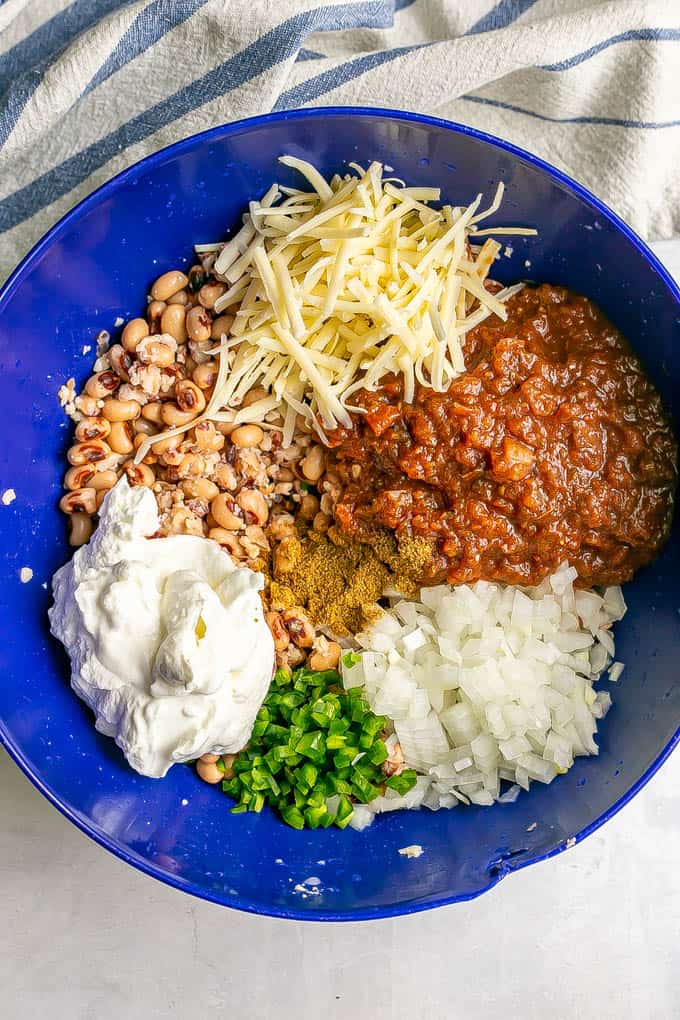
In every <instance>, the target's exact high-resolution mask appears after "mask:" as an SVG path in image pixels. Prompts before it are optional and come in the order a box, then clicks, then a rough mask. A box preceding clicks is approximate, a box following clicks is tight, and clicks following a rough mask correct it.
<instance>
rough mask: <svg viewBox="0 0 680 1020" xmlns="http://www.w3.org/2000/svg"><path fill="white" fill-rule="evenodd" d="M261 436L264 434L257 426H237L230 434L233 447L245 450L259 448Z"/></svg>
mask: <svg viewBox="0 0 680 1020" xmlns="http://www.w3.org/2000/svg"><path fill="white" fill-rule="evenodd" d="M263 436H264V432H263V431H262V429H261V428H260V426H259V425H239V427H238V428H236V429H234V431H233V432H232V434H231V441H232V443H233V444H234V445H235V446H240V447H241V448H242V449H244V450H247V449H251V448H252V447H254V446H259V445H260V443H261V442H262V437H263Z"/></svg>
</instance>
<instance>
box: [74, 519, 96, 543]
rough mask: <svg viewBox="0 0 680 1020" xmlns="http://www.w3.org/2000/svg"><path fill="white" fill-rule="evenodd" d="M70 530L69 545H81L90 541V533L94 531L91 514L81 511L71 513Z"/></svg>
mask: <svg viewBox="0 0 680 1020" xmlns="http://www.w3.org/2000/svg"><path fill="white" fill-rule="evenodd" d="M70 524H71V528H70V532H69V539H68V541H69V545H72V546H79V545H85V543H86V542H88V541H89V539H90V535H91V534H92V532H93V531H94V525H93V523H92V518H91V517H90V516H89V514H84V513H81V512H80V511H76V512H75V513H72V514H71V517H70Z"/></svg>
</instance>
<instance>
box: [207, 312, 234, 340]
mask: <svg viewBox="0 0 680 1020" xmlns="http://www.w3.org/2000/svg"><path fill="white" fill-rule="evenodd" d="M233 322H234V316H233V315H218V316H217V318H216V319H213V322H212V326H211V327H210V336H211V338H212V339H213V340H221V339H222V337H223V336H227V334H228V333H229V330H230V329H231V327H232V324H233Z"/></svg>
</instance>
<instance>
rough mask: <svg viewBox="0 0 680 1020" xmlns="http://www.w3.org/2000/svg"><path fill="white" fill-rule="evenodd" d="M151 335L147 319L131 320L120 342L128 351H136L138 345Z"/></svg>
mask: <svg viewBox="0 0 680 1020" xmlns="http://www.w3.org/2000/svg"><path fill="white" fill-rule="evenodd" d="M148 335H149V324H148V322H147V321H146V319H130V321H129V322H128V324H127V326H125V327H124V328H123V332H122V333H121V335H120V342H121V344H122V345H123V347H124V348H125V350H126V351H130V352H133V351H136V350H137V344H138V343H139V342H140V340H143V339H144V337H145V336H148Z"/></svg>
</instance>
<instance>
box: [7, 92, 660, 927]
mask: <svg viewBox="0 0 680 1020" xmlns="http://www.w3.org/2000/svg"><path fill="white" fill-rule="evenodd" d="M284 152H286V153H293V154H295V155H299V156H303V157H305V158H308V159H311V160H312V161H313V162H314V163H315V164H316V165H317V166H319V167H320V168H321V169H322V170H323V171H324V172H325V173H329V174H330V173H332V172H334V171H340V170H342V167H343V165H344V163H345V162H346V161H348V160H358V161H361V162H364V161H366V160H369V159H377V160H381V161H383V162H384V163H387V164H388V165H390V166H392V167H394V172H395V173H396V174H397V175H399V176H401V177H403V178H405V179H406V180H407V181H409V182H411V183H416V182H418V183H420V184H425V185H428V184H429V185H441V187H442V189H443V194H444V196H445V198H446V200H447V201H452V202H454V203H460V202H467V201H469V200H470V199H471V198H472V197H474V195H475V194H476V193H477V192H478V191H479V190H480V189H487V191H488V192H489V193H490V192H491V190H492V188H493V187H494V185H495V184H496V183H497V182H498V181H499V180H500V181H504V182H505V185H506V189H507V190H506V200H505V203H504V205H503V209H502V216H503V220H504V221H505V222H508V223H519V224H526V225H533V226H536V227H537V228H538V230H539V235H538V237H537V238H520V239H518V238H513V239H512V240H511V242H510V244H511V245H512V248H513V249H514V251H513V254H512V256H511V257H510V258H504V259H502V260H501V261H500V262H499V263H497V265H496V267H495V270H496V275H497V276H499V277H500V278H501V279H503V280H504V281H512V280H517V279H521V278H527V277H531V278H534V279H536V280H548V281H553V282H555V283H560V284H564V285H566V286H568V287H572V288H574V289H575V290H577V291H580V292H582V293H584V294H587V295H588V296H589V297H591V298H593V299H594V300H595V301H596V302H597V304H599V305H600V307H601V308H602V309H603V310H604V311H605V313H606V314H607V315H608V316H609V317H610V318H611V319H612V320H613V322H614V323H615V324H616V325H617V326H618V327H619V328H620V329H621V330H623V332H624V333H625V334H626V336H628V337H629V338H630V340H631V342H632V343H633V345H634V346H635V348H636V349H637V351H638V352H639V354H640V356H641V357H642V359H643V360H644V362H645V364H646V366H647V369H648V371H649V374H650V375H651V378H652V379H653V380H654V382H655V384H656V385H657V387H658V388H659V390H660V391H661V393H662V395H663V398H664V400H665V402H666V405H667V407H669V408H671V410H672V411H673V412H674V413H675V429H676V432H677V433H679V434H680V426H679V424H678V415H679V414H680V362H679V361H678V357H677V351H678V349H680V329H679V324H680V294H679V292H678V289H677V287H676V286H675V285H674V284H673V282H672V281H671V280H670V278H669V277H668V275H667V273H666V272H665V271H664V269H663V268H662V267H661V265H660V264H659V263H658V262H657V260H656V259H655V258H654V256H653V255H652V254H651V253H650V251H649V250H648V249H647V248H646V247H645V246H644V244H642V242H641V241H640V240H639V239H638V238H637V237H636V236H635V235H634V234H633V233H632V232H631V231H630V230H629V229H628V227H626V226H625V224H623V223H622V222H621V221H620V220H619V219H617V217H616V216H614V215H613V213H611V212H610V211H609V210H608V209H606V208H605V207H604V206H603V205H602V204H601V203H600V202H598V201H597V200H596V199H595V198H593V196H592V195H590V194H588V193H587V192H586V191H585V190H584V189H583V188H581V187H579V186H578V185H577V184H575V183H574V182H573V181H571V180H569V179H568V178H567V177H565V176H564V175H563V174H561V173H558V171H556V170H555V169H553V168H552V167H550V166H548V165H547V164H545V163H542V162H540V161H539V160H537V159H536V158H535V157H533V156H530V155H528V154H527V153H526V152H523V151H521V150H520V149H516V148H514V147H513V146H511V145H508V144H506V143H503V142H500V141H498V140H497V139H494V138H491V137H488V136H485V135H483V134H481V133H480V132H477V131H472V130H469V129H467V128H463V127H459V126H457V125H454V124H450V123H447V122H445V121H441V120H434V119H432V118H428V117H421V116H414V115H412V114H406V113H395V112H392V111H376V110H364V109H356V110H355V109H315V110H305V111H298V112H293V113H282V114H277V115H273V116H266V117H260V118H256V119H254V120H249V121H244V122H242V123H237V124H231V125H229V126H227V127H218V128H215V129H214V130H212V131H208V132H205V133H204V134H201V135H197V136H196V137H194V138H189V139H187V140H186V141H183V142H179V143H178V144H176V145H173V146H171V147H170V148H169V149H164V150H163V151H162V152H159V153H157V154H156V155H154V156H151V157H149V158H148V159H145V160H143V161H142V162H141V163H138V164H137V165H136V166H134V167H132V168H131V169H129V170H127V171H125V172H124V173H122V174H120V175H119V176H118V177H116V178H114V180H112V181H110V182H109V183H108V184H106V185H104V187H102V188H100V189H99V191H97V192H95V193H94V194H93V195H91V196H90V197H89V198H87V199H86V200H85V201H84V202H82V203H81V204H80V205H79V206H77V207H76V208H75V209H74V210H73V211H72V212H70V213H69V214H68V215H67V216H66V217H64V219H63V220H62V221H61V222H60V223H59V224H57V226H56V227H54V228H53V229H52V230H51V231H50V232H49V233H48V234H47V235H46V237H45V238H44V239H43V240H42V241H41V242H40V243H39V244H38V245H37V246H36V247H35V248H34V250H33V251H32V252H31V254H30V255H29V256H28V257H27V258H26V259H25V261H24V262H23V263H22V265H21V266H20V267H19V269H17V271H16V272H15V274H14V275H13V277H12V278H11V280H10V281H9V282H8V283H7V285H6V286H5V288H4V290H3V291H2V294H1V295H0V407H2V408H3V412H4V421H5V428H4V441H3V442H2V443H0V490H4V489H6V488H9V487H12V488H14V489H15V490H16V493H17V499H16V502H14V503H12V505H11V506H9V507H3V506H0V520H1V521H2V533H1V543H0V544H1V549H0V552H1V556H2V564H3V576H4V582H3V584H2V587H1V589H0V669H1V670H2V676H3V683H2V685H1V687H0V718H1V720H2V725H1V729H0V736H1V737H2V740H3V742H4V744H5V746H6V747H7V749H8V751H9V752H10V754H11V755H12V757H13V758H14V759H15V761H16V762H17V763H18V764H19V765H20V766H21V768H22V769H23V770H24V771H25V773H26V774H27V775H28V776H29V778H30V779H31V780H32V781H33V782H34V783H35V785H36V786H37V787H38V789H39V790H41V791H42V793H44V794H45V796H46V797H47V798H48V799H49V800H50V801H51V802H52V803H53V804H54V805H55V806H56V807H58V808H59V809H60V810H61V811H62V812H63V813H64V814H65V815H66V816H67V817H68V818H70V819H71V821H73V822H74V823H75V824H76V825H78V826H79V827H80V828H81V829H82V830H83V831H84V832H86V833H87V834H88V835H89V836H91V837H92V838H93V839H95V840H97V841H98V842H99V843H101V844H102V846H105V847H106V848H107V849H109V850H111V851H113V853H115V854H117V855H118V856H119V857H121V858H122V859H123V860H126V861H128V862H129V863H130V864H133V865H135V866H136V867H138V868H140V869H141V870H142V871H145V872H146V873H147V874H149V875H153V876H154V877H156V878H159V879H161V880H163V881H165V882H167V883H169V884H170V885H173V886H175V887H176V888H178V889H182V890H184V891H186V892H190V893H194V894H195V895H198V896H202V897H204V898H205V899H209V900H214V901H216V902H218V903H223V904H225V905H227V906H231V907H237V908H239V909H242V910H250V911H254V912H256V913H262V914H271V915H276V916H280V917H297V918H303V919H318V920H357V919H362V918H373V917H385V916H389V915H394V914H402V913H409V912H411V911H416V910H424V909H426V908H429V907H434V906H438V905H440V904H444V903H451V902H454V901H457V900H465V899H469V898H471V897H474V896H477V895H478V894H479V893H481V892H484V891H485V890H486V889H490V888H491V887H492V886H494V885H495V884H496V883H497V882H498V881H499V879H500V878H502V877H503V876H504V875H506V874H508V873H509V872H511V871H515V870H517V869H519V868H521V867H524V866H525V865H526V864H531V863H533V862H535V861H539V860H542V859H543V858H546V857H549V856H552V855H553V854H555V853H558V852H560V851H561V850H563V849H564V848H565V846H566V845H571V842H572V841H573V840H579V839H582V838H583V837H584V836H586V835H588V833H590V832H592V831H593V830H594V829H596V828H597V827H598V826H599V825H601V824H602V823H603V822H604V821H605V820H606V819H607V818H609V817H610V816H611V815H612V814H614V812H616V811H618V809H619V808H620V807H622V805H623V804H625V802H626V801H627V800H628V799H629V798H630V797H632V796H633V794H634V793H636V792H637V790H639V789H640V788H641V787H642V786H643V785H644V783H646V782H647V780H648V779H649V778H650V776H651V775H652V774H653V773H654V772H655V771H656V769H657V768H658V767H659V765H660V764H661V762H662V761H663V760H664V758H665V757H666V756H667V755H668V754H670V752H671V749H672V748H673V747H674V745H675V744H676V743H677V742H678V740H679V739H680V729H679V728H678V724H679V723H680V681H679V680H678V668H677V662H678V657H679V656H680V615H679V608H680V562H679V552H680V529H679V528H678V521H677V516H678V515H676V521H675V530H674V533H673V537H672V539H671V541H670V543H669V544H668V546H667V547H666V549H665V550H664V552H663V554H662V555H661V556H660V557H659V559H658V560H657V561H656V562H655V563H654V564H653V565H652V566H651V567H649V568H647V569H646V570H643V571H641V572H640V574H639V575H638V576H637V577H636V579H635V581H634V582H633V583H632V584H630V585H628V586H627V588H626V598H627V600H628V603H629V606H630V610H629V613H628V616H627V617H626V619H625V622H624V623H623V625H621V626H620V628H619V632H618V635H617V657H619V658H621V659H623V660H624V661H625V663H626V670H625V673H624V675H623V679H622V681H621V683H619V684H618V685H617V686H616V687H615V688H614V689H613V697H614V707H613V709H612V711H611V712H610V713H609V715H608V716H607V718H606V720H605V721H604V722H603V723H602V725H601V727H600V736H599V744H600V755H599V757H597V758H589V759H578V761H577V764H576V765H575V766H574V768H573V769H572V770H571V771H570V772H569V773H568V774H567V775H565V776H563V777H561V778H559V779H557V780H556V781H555V782H554V783H553V784H552V785H551V786H550V787H539V786H538V785H534V786H533V787H532V789H531V792H530V793H528V794H523V795H522V796H521V797H520V798H519V799H518V800H517V801H516V803H514V804H506V805H499V806H496V807H494V808H492V809H488V808H469V809H459V810H457V811H440V812H438V813H436V814H432V813H430V812H429V811H426V810H423V811H412V812H397V813H394V814H391V815H385V816H382V817H379V818H378V819H377V821H376V822H375V823H374V825H373V826H372V827H371V828H370V829H368V830H366V831H364V832H362V833H357V832H353V831H351V830H347V831H345V832H339V831H338V830H329V831H323V832H296V831H294V830H292V829H289V828H288V827H286V826H285V825H283V824H282V823H280V822H279V821H277V819H276V818H275V817H274V816H273V815H272V814H270V813H269V812H267V811H265V812H264V813H263V814H261V815H248V814H246V815H232V814H230V812H229V801H228V800H227V799H226V798H224V797H222V796H221V795H220V794H219V793H218V792H217V791H216V790H215V789H213V788H212V787H208V786H205V785H204V784H203V783H201V781H200V780H199V779H198V778H197V776H196V775H195V774H194V772H193V770H192V769H190V768H183V767H181V766H177V767H175V768H173V769H172V771H171V772H170V774H169V776H168V778H167V779H165V780H163V781H158V780H150V779H144V778H142V777H141V776H138V775H136V774H135V773H134V772H133V771H132V770H131V769H129V768H128V767H127V765H126V764H125V762H124V760H123V758H122V756H121V754H120V753H119V751H118V749H117V748H116V747H115V745H114V744H113V742H112V741H111V740H109V739H108V738H105V737H103V736H101V735H99V734H98V733H96V732H95V730H94V727H93V725H92V717H91V715H90V713H89V712H88V710H87V709H86V708H85V707H84V706H83V705H82V703H81V702H80V701H79V700H78V699H77V698H76V696H75V695H74V694H73V693H72V692H71V691H70V689H69V686H68V669H67V662H66V659H65V656H64V655H63V654H62V652H61V651H60V649H59V648H58V647H57V646H56V643H55V642H54V641H52V640H51V639H50V637H49V634H48V629H47V617H46V613H47V607H48V604H49V601H50V594H49V581H50V577H51V575H52V573H53V571H54V570H55V569H56V568H57V566H59V565H60V564H61V563H62V562H64V560H65V559H66V558H67V555H68V549H67V547H66V544H65V529H64V524H63V519H62V518H61V516H60V514H59V513H58V511H57V509H56V507H57V501H58V499H59V495H60V487H61V478H62V475H63V471H64V456H65V452H66V449H67V447H68V445H69V436H70V434H71V426H70V423H68V422H67V421H66V420H65V418H64V416H63V414H62V412H61V410H60V408H59V405H58V402H57V399H56V391H57V388H58V386H59V385H60V384H61V383H62V382H63V381H64V380H65V379H67V378H68V377H69V376H71V375H75V376H76V380H77V382H78V383H79V384H80V383H81V382H82V381H83V380H84V379H85V378H86V377H87V375H88V374H89V367H90V365H91V363H92V353H83V347H84V345H91V344H93V342H94V337H95V336H96V334H97V333H98V332H99V331H100V330H102V329H108V330H110V331H112V332H113V333H114V334H115V333H116V328H115V326H114V322H115V320H116V318H117V317H118V316H122V317H124V318H125V319H127V318H128V317H130V316H134V315H137V314H139V313H140V311H141V310H142V309H143V307H144V298H145V295H146V292H147V289H148V286H149V283H150V281H151V280H152V279H153V278H155V277H156V276H158V275H159V274H160V273H161V272H163V271H164V270H166V269H169V268H171V267H175V266H182V265H186V264H187V263H188V262H189V260H190V258H191V253H192V244H193V243H194V242H195V241H213V240H218V239H220V238H222V237H224V236H225V234H226V232H227V231H228V230H230V229H231V228H232V227H233V226H234V224H236V223H237V221H238V218H239V216H240V214H241V212H242V210H243V208H244V206H245V205H246V203H247V202H248V200H249V199H253V198H256V197H259V196H260V195H261V194H262V192H263V191H264V190H265V189H266V188H267V187H268V185H269V184H270V183H271V181H272V179H273V178H274V177H276V178H277V179H279V180H283V181H284V183H290V184H292V183H294V182H295V183H298V182H297V180H295V177H294V175H293V174H292V173H289V172H287V171H285V170H284V169H283V168H282V167H281V166H279V165H277V162H276V159H277V156H278V155H279V154H281V153H284ZM23 566H29V567H31V568H32V570H33V579H32V581H31V582H30V583H27V584H22V583H20V579H19V571H20V568H21V567H23ZM412 843H419V844H421V845H422V846H423V848H424V853H423V855H422V856H421V857H420V858H419V859H417V860H411V859H408V858H406V857H403V856H400V855H399V854H398V850H399V848H400V847H404V846H406V845H408V844H412ZM312 878H313V879H318V883H307V885H306V886H305V885H304V883H305V880H306V879H312ZM305 890H306V891H305Z"/></svg>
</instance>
